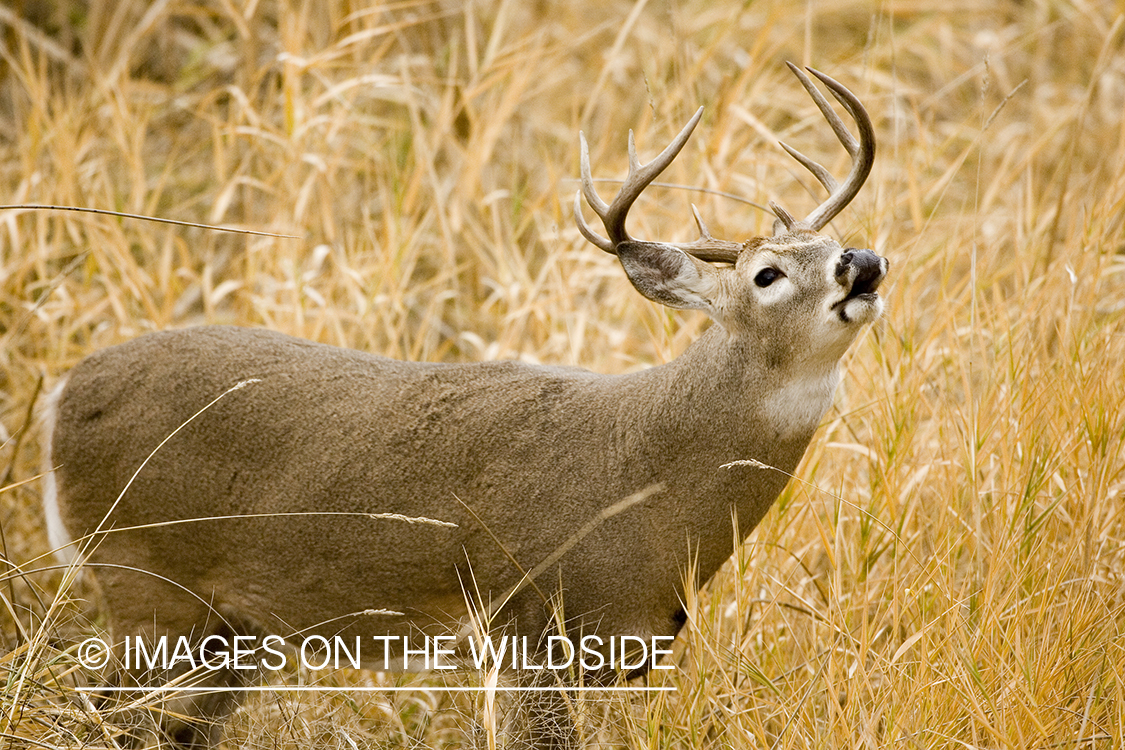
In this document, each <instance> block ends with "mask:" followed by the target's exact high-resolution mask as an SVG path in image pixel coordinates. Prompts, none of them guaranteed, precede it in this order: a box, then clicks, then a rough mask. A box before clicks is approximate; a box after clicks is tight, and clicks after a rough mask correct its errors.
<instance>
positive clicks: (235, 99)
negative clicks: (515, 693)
mask: <svg viewBox="0 0 1125 750" xmlns="http://www.w3.org/2000/svg"><path fill="white" fill-rule="evenodd" d="M795 8H796V10H795ZM1122 13H1125V3H1123V2H1121V0H1117V1H1116V2H1109V1H1103V2H1096V1H1089V2H1088V1H1086V0H1023V1H1019V0H998V1H997V2H992V3H984V4H982V3H979V2H971V3H970V2H961V1H960V0H954V1H953V2H940V3H939V2H932V1H931V2H925V1H924V0H883V1H882V2H862V1H860V0H839V1H838V2H833V3H814V2H809V3H806V4H800V5H794V4H793V3H790V2H783V1H781V0H755V1H753V2H745V3H742V4H738V3H717V2H708V1H706V0H682V1H678V2H670V1H667V0H634V1H632V2H619V1H616V0H601V1H600V2H588V1H587V0H582V1H578V2H562V1H561V0H538V1H537V2H514V1H513V0H497V1H488V0H476V1H470V2H463V3H462V2H452V1H451V0H450V1H430V0H401V1H399V2H389V3H384V4H381V5H380V4H374V5H370V6H368V5H365V4H363V3H360V2H354V1H353V2H349V1H347V0H325V1H324V2H311V1H306V2H296V1H293V2H286V3H277V2H269V1H268V0H266V1H261V2H257V1H252V2H237V1H235V0H210V1H200V2H188V1H186V0H157V1H156V2H151V3H150V2H140V1H139V0H120V2H117V3H85V2H78V1H77V0H56V1H54V2H46V1H39V2H34V1H20V0H16V1H15V2H12V3H9V4H7V5H4V6H0V37H2V38H0V191H2V195H0V203H6V204H16V203H38V204H60V205H70V206H84V207H93V208H104V209H113V210H118V211H127V212H135V213H144V214H150V215H156V216H160V217H164V218H170V219H179V220H185V221H195V222H208V223H221V224H224V225H228V226H237V227H245V228H252V229H257V230H265V231H272V232H278V233H284V234H292V235H296V236H297V238H296V239H285V238H268V237H250V236H246V235H237V234H226V233H218V232H213V231H206V230H202V229H193V228H184V227H171V226H167V225H161V224H153V223H147V222H140V221H133V220H125V219H119V218H110V217H102V216H91V215H84V214H73V213H59V212H48V211H28V210H23V211H18V210H4V211H0V472H3V474H2V475H0V530H2V531H3V538H2V540H0V541H2V543H3V555H4V559H5V560H6V561H7V562H6V563H4V566H6V567H0V571H3V572H2V573H0V576H2V577H0V745H5V744H10V746H12V747H40V748H54V747H73V746H86V747H112V746H113V743H114V742H117V741H119V740H118V738H116V735H115V729H114V726H113V723H112V717H106V720H107V721H108V723H101V724H99V717H98V716H96V715H95V714H94V713H93V712H92V711H91V710H90V707H89V706H88V705H86V704H83V702H82V701H81V699H80V696H78V695H77V694H76V693H75V691H74V689H73V686H74V685H75V684H76V682H75V680H76V679H78V678H79V677H78V675H76V674H74V672H75V666H74V658H73V652H70V651H66V650H65V649H66V647H67V645H68V644H72V643H73V642H75V641H76V640H77V639H81V638H82V637H85V636H86V635H89V634H92V633H96V632H98V628H99V627H101V624H100V621H99V620H98V619H97V606H96V601H97V600H96V588H94V587H93V586H91V585H90V583H89V582H88V581H84V582H80V583H77V584H71V583H69V582H63V581H62V578H61V574H60V572H59V571H57V570H48V569H46V568H48V566H50V565H51V564H52V561H51V560H50V558H47V557H43V555H44V554H45V553H47V552H48V551H49V545H48V543H47V540H46V535H45V532H44V526H43V521H42V517H41V513H40V510H39V488H38V485H37V483H36V482H34V481H32V480H33V479H34V477H35V476H36V475H37V474H38V472H39V455H38V448H37V445H36V441H35V439H34V435H33V424H31V422H32V420H31V418H30V416H29V414H30V409H31V407H32V405H33V403H34V402H35V401H36V400H37V394H38V393H39V389H40V384H41V383H43V384H44V387H49V386H50V384H52V383H53V382H55V380H56V379H57V378H58V377H59V376H60V375H61V374H62V373H63V372H65V371H66V370H67V368H69V367H71V366H72V365H74V364H75V363H76V362H77V361H78V360H79V359H81V358H82V357H83V356H84V355H86V354H88V353H90V352H91V351H93V350H94V349H96V348H99V347H102V346H106V345H110V344H114V343H117V342H120V341H124V340H126V339H129V338H131V337H133V336H136V335H138V334H140V333H143V332H145V331H148V330H155V329H162V328H169V327H180V326H186V325H192V324H198V323H236V324H240V325H255V326H267V327H270V328H273V329H277V330H281V331H285V332H288V333H292V334H296V335H301V336H306V337H309V338H314V339H317V340H320V341H325V342H329V343H333V344H339V345H344V346H352V347H357V348H361V349H366V350H368V351H372V352H378V353H383V354H388V355H391V356H395V357H401V358H408V359H417V360H428V361H475V360H482V359H495V358H520V359H524V360H528V361H536V362H544V363H560V364H578V365H582V366H584V367H588V368H590V369H593V370H596V371H599V372H606V373H613V372H623V371H626V370H630V369H635V368H638V367H644V366H649V365H652V364H656V363H659V362H662V361H666V360H668V359H671V358H673V357H675V356H676V354H677V353H679V352H680V351H682V350H683V348H684V347H685V346H686V345H687V344H688V342H690V341H691V340H692V339H694V338H695V337H696V336H697V335H698V334H699V332H700V331H701V330H702V329H703V328H704V327H705V326H706V325H707V323H706V321H705V319H704V316H702V315H701V314H696V313H677V312H669V311H667V310H665V309H663V308H660V307H658V306H656V305H654V304H652V303H649V302H647V301H645V300H644V299H643V298H641V297H640V296H639V295H638V294H636V293H635V292H634V291H633V290H632V288H631V287H630V286H629V284H628V282H627V281H626V280H625V278H624V275H623V273H622V272H621V270H620V268H619V267H618V265H617V264H616V261H615V260H614V259H613V258H612V257H610V256H608V255H606V254H605V253H602V252H601V251H599V250H597V249H596V248H593V247H591V246H589V245H587V244H586V243H585V242H584V241H583V240H582V239H581V237H580V236H579V234H578V232H577V230H576V229H575V228H574V225H573V221H572V218H571V215H570V203H571V201H572V197H573V194H574V192H575V190H576V189H577V183H576V181H575V178H576V177H577V174H578V147H577V144H578V131H579V130H580V129H581V130H583V131H584V132H585V133H586V136H587V138H588V139H589V141H590V144H591V158H592V161H593V163H594V165H595V166H594V171H595V174H596V175H598V176H601V177H607V178H608V177H616V178H620V176H622V175H623V174H624V172H625V166H626V151H625V143H626V133H627V131H628V130H629V129H630V128H632V129H633V130H635V131H636V136H637V143H638V149H639V151H640V154H641V157H642V158H647V157H648V156H651V154H653V153H655V151H656V150H658V149H659V148H662V147H663V145H664V144H665V143H666V142H667V141H668V140H669V139H670V138H671V136H672V135H673V134H674V133H675V132H676V131H677V130H678V129H679V127H680V126H681V125H682V124H683V123H684V122H685V121H686V120H687V118H688V117H689V116H690V114H691V113H692V112H693V111H694V110H695V109H696V107H698V106H700V105H703V106H704V107H705V108H706V109H705V114H704V119H703V122H702V123H701V125H700V127H699V128H698V130H697V131H696V134H695V136H694V137H693V140H692V141H691V142H690V143H689V145H688V146H687V147H686V148H685V150H684V152H683V153H682V154H681V155H680V157H679V158H678V159H677V161H676V163H675V164H673V166H672V167H671V168H670V169H669V170H668V172H667V173H666V174H665V175H664V176H663V178H662V180H663V181H664V182H667V183H674V184H676V185H681V186H690V188H689V187H681V188H653V189H650V190H649V191H648V193H647V194H646V196H645V197H643V198H642V199H641V200H640V201H639V202H638V205H637V206H636V208H635V210H634V212H633V216H632V219H631V223H630V227H631V230H632V231H633V233H634V234H636V235H637V236H641V237H648V238H660V239H675V240H684V239H691V238H692V237H693V233H694V227H693V225H692V222H691V219H690V209H689V204H690V203H692V202H694V203H696V204H697V205H698V206H699V208H700V212H701V214H702V216H703V217H704V219H705V220H706V221H707V223H708V224H709V226H710V228H711V230H712V232H713V233H714V234H715V235H716V236H721V237H726V238H731V239H741V238H745V237H749V236H753V235H755V234H761V233H766V232H768V231H769V228H770V223H771V221H770V217H769V215H767V214H766V213H765V212H763V211H762V210H761V209H760V206H761V205H764V204H765V203H766V202H767V201H768V200H770V199H773V200H777V201H778V202H780V203H781V204H782V205H784V206H786V207H787V208H789V210H790V211H792V212H793V213H795V214H798V215H803V214H804V213H807V212H808V210H810V209H811V208H812V207H813V206H815V204H816V203H818V202H819V201H820V199H821V197H822V196H821V194H820V193H819V192H818V189H817V188H816V186H815V185H812V184H811V182H812V181H811V180H810V179H809V178H808V175H807V174H806V173H803V171H802V170H801V169H800V168H799V167H797V166H796V165H795V163H793V162H792V160H791V159H789V157H787V156H786V155H785V154H784V152H782V151H781V150H780V148H779V147H778V146H777V141H778V140H785V141H786V142H788V143H790V144H792V145H794V146H796V147H797V148H799V149H800V150H802V151H804V152H805V153H807V154H809V155H810V156H813V157H814V158H816V159H817V160H819V161H821V162H822V163H825V164H826V165H827V166H829V167H830V169H832V170H833V171H834V172H835V173H837V174H842V173H843V171H845V170H846V165H847V158H846V155H845V154H844V153H843V151H842V149H841V148H840V147H839V144H837V143H836V142H835V139H834V137H833V135H832V133H831V131H830V130H829V129H828V128H827V127H826V126H825V125H824V123H823V121H822V119H821V118H820V115H819V113H817V112H816V109H815V107H814V105H813V104H812V102H811V101H810V100H809V99H808V97H807V96H806V95H805V94H804V92H803V91H802V90H801V89H800V86H799V85H798V84H797V82H796V81H795V80H794V79H793V78H792V77H791V76H790V74H789V73H788V71H787V70H786V69H785V66H784V65H783V62H784V61H785V60H792V61H794V62H796V63H799V64H810V65H813V66H815V67H817V68H819V69H822V70H824V71H825V72H827V73H829V74H830V75H832V76H834V77H836V78H838V79H839V80H840V81H842V82H843V83H845V85H847V86H848V87H850V88H851V89H852V90H853V91H855V92H856V93H857V94H858V95H859V96H860V98H861V99H862V100H863V101H864V102H865V104H866V106H867V108H868V110H869V112H870V113H871V116H872V118H873V120H874V122H875V127H876V131H877V133H878V135H879V154H878V157H877V162H876V166H875V169H874V172H873V173H872V176H871V178H870V180H869V181H868V184H867V187H866V188H865V189H864V190H863V192H862V193H861V194H860V196H859V198H857V200H856V201H855V202H854V203H853V204H852V205H851V206H850V207H849V208H848V209H846V210H845V211H844V212H843V214H841V216H839V217H838V218H837V219H836V221H835V222H833V224H832V225H831V226H830V227H829V228H828V230H827V231H829V232H830V233H831V234H832V235H833V236H835V237H837V238H839V239H841V241H844V242H846V243H848V244H852V245H858V246H870V247H873V248H874V249H875V250H876V251H877V252H879V253H880V254H882V255H885V256H887V257H889V258H890V259H891V274H890V277H889V278H888V281H887V284H886V285H885V286H884V287H883V289H884V291H885V294H886V296H887V301H888V313H887V315H886V318H885V319H884V320H883V321H882V322H881V323H880V324H878V325H877V326H876V327H875V328H874V329H873V330H871V331H870V332H869V333H867V334H865V335H864V336H863V337H862V339H861V340H860V342H859V343H858V344H857V345H856V346H855V347H853V349H852V351H851V352H850V354H849V356H848V357H847V361H846V363H845V366H846V370H847V374H846V376H845V381H844V384H843V385H842V387H841V389H840V392H839V394H838V397H837V400H836V405H835V407H834V409H833V410H832V411H831V412H830V414H829V416H828V417H827V418H826V420H825V423H824V425H823V426H822V428H821V430H820V431H819V432H818V434H817V436H816V438H815V439H814V442H813V445H812V446H811V447H810V449H809V452H808V454H807V456H806V459H805V461H804V463H803V464H802V467H801V469H800V471H799V475H798V480H799V481H794V482H792V483H791V485H790V487H789V489H788V490H787V491H786V493H785V494H784V495H783V497H782V498H781V500H780V501H779V503H778V505H777V507H776V508H775V509H774V511H772V512H771V513H770V514H769V515H768V516H767V519H766V521H764V522H763V524H762V525H761V526H760V527H759V528H758V530H757V531H756V532H755V534H754V535H753V536H752V537H751V539H750V541H749V543H748V544H747V545H745V546H744V547H742V548H741V549H740V550H739V551H738V552H737V554H736V555H735V558H734V560H733V561H732V563H731V564H730V565H729V566H728V567H727V568H726V569H724V571H722V572H721V573H720V574H719V575H718V576H717V577H716V579H715V580H714V581H712V583H711V585H710V586H709V587H708V588H706V589H705V590H704V591H703V592H701V593H700V595H699V597H698V599H697V600H696V601H693V602H690V607H689V615H690V619H689V624H688V626H687V627H686V629H685V631H684V633H683V634H682V636H681V639H680V641H679V642H678V645H677V662H676V663H677V665H678V667H677V669H675V670H673V671H671V672H670V673H667V674H664V675H659V676H655V677H654V678H653V682H654V684H666V685H672V686H675V687H676V688H677V691H676V692H675V693H673V694H650V695H648V696H641V695H633V696H621V695H614V696H608V697H605V698H604V699H598V700H594V699H591V700H589V701H584V702H583V704H582V706H581V707H580V712H581V713H580V721H581V722H582V726H583V729H584V731H585V732H586V733H587V734H588V736H589V737H590V738H591V741H592V742H597V743H604V744H605V745H607V746H614V747H618V746H621V747H628V748H654V749H655V748H713V747H733V748H742V747H771V748H845V747H846V748H851V747H864V748H874V747H878V748H882V747H888V748H889V747H896V748H900V747H907V748H1067V747H1074V748H1079V747H1081V748H1099V749H1100V748H1110V747H1113V748H1121V747H1125V744H1123V740H1122V727H1125V527H1123V521H1125V448H1123V445H1125V414H1123V410H1122V404H1123V401H1125V364H1123V363H1125V327H1123V322H1125V321H1123V318H1125V235H1123V216H1125V127H1123V119H1125V33H1123V29H1122V26H1123V23H1125V22H1123V19H1122ZM611 190H612V186H611V185H610V184H606V185H605V187H603V188H602V191H603V193H604V194H606V195H608V194H610V193H611ZM728 194H730V195H728ZM733 196H742V198H735V197H733ZM751 202H752V203H751ZM292 677H293V679H294V680H298V679H303V677H302V676H300V675H294V676H292ZM463 677H464V684H479V679H480V677H479V676H477V675H471V674H470V675H464V676H463ZM329 679H332V680H336V681H337V683H338V684H340V685H341V686H344V687H346V686H348V685H371V684H391V683H393V684H420V685H425V684H429V683H426V682H425V680H423V679H420V678H417V677H408V678H401V679H399V678H390V677H385V676H380V675H372V674H367V673H340V674H337V675H333V676H331V677H330V678H329ZM479 712H480V698H479V696H472V695H469V696H456V697H451V696H450V695H448V694H442V693H437V692H429V693H426V692H418V693H409V694H394V695H387V696H385V697H383V696H377V697H373V696H372V695H370V694H355V695H349V694H348V693H346V692H342V693H340V694H332V695H324V696H312V697H310V696H308V695H296V694H287V693H283V692H279V693H274V694H265V695H261V696H256V697H255V698H254V699H253V700H252V701H250V703H249V704H248V706H247V708H246V709H245V710H243V711H240V712H239V713H238V714H237V715H236V716H235V717H234V719H233V720H232V722H231V724H230V726H229V728H228V740H227V743H228V745H229V746H231V747H248V748H259V747H261V748H266V747H269V748H285V747H310V746H312V747H317V748H354V747H404V748H405V747H410V748H414V747H427V746H428V747H462V746H466V745H467V744H468V742H469V740H468V739H467V734H466V732H467V731H468V729H469V728H470V727H471V725H472V724H473V722H474V721H475V720H476V717H478V716H479Z"/></svg>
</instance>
